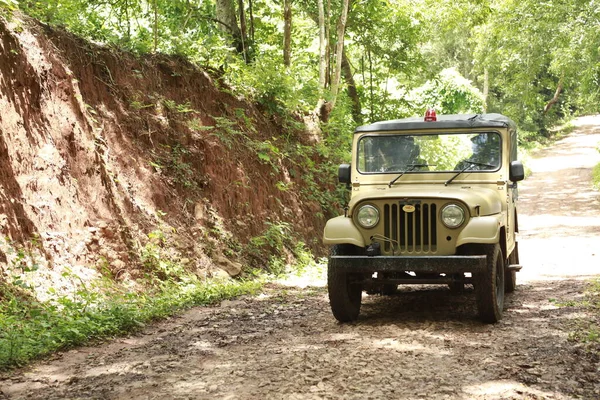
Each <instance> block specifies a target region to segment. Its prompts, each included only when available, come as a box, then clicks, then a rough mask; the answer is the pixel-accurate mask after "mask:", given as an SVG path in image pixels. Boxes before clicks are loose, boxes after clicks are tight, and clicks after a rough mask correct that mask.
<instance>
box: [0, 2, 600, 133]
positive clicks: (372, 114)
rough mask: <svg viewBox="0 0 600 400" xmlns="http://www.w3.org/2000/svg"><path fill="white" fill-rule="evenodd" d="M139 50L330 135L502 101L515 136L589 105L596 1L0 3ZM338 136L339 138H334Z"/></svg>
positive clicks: (593, 91)
mask: <svg viewBox="0 0 600 400" xmlns="http://www.w3.org/2000/svg"><path fill="white" fill-rule="evenodd" d="M0 4H3V5H4V6H5V7H13V8H17V7H18V8H20V9H21V10H22V11H24V12H25V13H27V14H29V15H31V16H33V17H35V18H38V19H40V20H41V21H44V22H46V23H48V24H51V25H56V26H64V27H66V28H67V29H68V30H70V31H72V32H73V33H75V34H77V35H80V36H83V37H85V38H87V39H89V40H92V41H95V42H100V43H105V44H108V45H111V46H118V47H119V48H122V49H127V50H129V51H131V52H133V53H136V54H143V53H166V54H172V55H178V56H181V57H184V58H186V59H189V60H191V61H192V62H194V63H195V64H197V65H199V66H201V67H202V68H205V69H209V70H214V71H218V72H219V73H221V74H222V77H223V80H224V82H226V83H227V84H228V85H229V87H231V88H232V90H234V91H235V92H236V93H237V94H239V95H243V96H246V97H247V98H249V99H251V100H253V101H256V102H258V103H260V104H262V105H263V106H264V107H265V108H266V110H268V111H270V112H280V111H281V110H285V112H287V113H297V114H301V115H305V116H311V115H312V116H316V117H317V118H318V119H320V121H321V122H327V124H326V125H324V128H325V131H326V137H327V134H336V133H337V134H340V133H342V132H343V133H344V134H347V133H348V132H349V131H351V130H352V129H353V127H354V126H355V125H356V124H361V123H368V122H372V121H376V120H381V119H392V118H400V117H405V116H411V115H420V114H422V113H423V112H424V110H425V109H426V108H428V107H434V108H436V109H437V110H438V112H442V113H460V112H482V111H487V112H501V113H504V114H506V115H508V116H509V117H511V118H513V119H514V120H515V121H516V122H517V123H518V124H519V126H520V128H521V130H522V132H524V135H523V137H524V138H526V137H527V136H535V135H548V129H549V127H551V126H552V125H554V124H555V123H556V122H557V120H559V119H561V118H563V117H565V116H569V115H572V114H573V113H586V112H590V111H597V110H596V109H595V107H596V104H597V103H598V100H599V96H600V91H599V87H600V86H599V80H600V58H599V52H600V49H599V47H598V43H599V41H600V37H599V36H600V29H598V28H599V24H600V7H599V5H598V4H597V2H596V1H583V0H565V1H563V0H560V1H554V0H553V1H546V2H539V1H530V0H525V1H512V0H489V1H488V0H478V1H463V0H459V1H449V0H441V1H431V0H419V1H407V0H406V1H405V0H389V1H372V0H361V1H351V0H295V1H293V0H281V1H273V0H246V1H245V0H237V1H236V0H216V1H213V0H204V1H199V0H149V1H141V0H112V1H105V0H92V1H87V0H86V1H84V0H52V1H33V0H23V1H17V0H0ZM333 140H335V139H333Z"/></svg>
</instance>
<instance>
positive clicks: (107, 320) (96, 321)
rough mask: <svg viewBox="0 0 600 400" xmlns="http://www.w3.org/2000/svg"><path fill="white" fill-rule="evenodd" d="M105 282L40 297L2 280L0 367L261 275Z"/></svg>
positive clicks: (237, 291)
mask: <svg viewBox="0 0 600 400" xmlns="http://www.w3.org/2000/svg"><path fill="white" fill-rule="evenodd" d="M105 283H106V282H105ZM108 284H109V285H110V286H111V288H110V290H108V291H107V290H106V288H104V290H100V291H91V290H83V291H79V292H77V293H76V294H75V295H73V296H63V297H58V298H57V299H56V300H55V301H52V302H39V301H37V300H35V298H34V297H33V296H31V294H30V293H28V292H27V291H23V290H20V289H17V288H15V287H10V286H8V285H7V284H6V283H3V282H2V281H0V370H3V369H4V370H6V369H8V368H11V367H16V366H19V365H23V364H25V363H27V362H28V361H31V360H33V359H36V358H40V357H42V356H44V355H47V354H49V353H52V352H54V351H57V350H61V349H66V348H69V347H73V346H77V345H81V344H84V343H87V342H90V341H92V340H95V339H106V338H110V337H114V336H116V335H121V334H125V333H129V332H134V331H137V330H139V329H141V328H142V327H144V326H145V325H146V324H147V323H149V322H151V321H153V320H156V319H160V318H164V317H166V316H169V315H173V314H175V313H177V312H178V311H180V310H183V309H186V308H190V307H192V306H197V305H207V304H213V303H216V302H219V301H221V300H224V299H228V298H232V297H236V296H240V295H243V294H254V293H257V292H258V291H259V290H260V288H261V287H262V285H263V281H261V280H251V281H248V280H246V281H244V280H218V281H205V282H201V281H199V280H197V279H196V278H191V277H190V278H189V279H187V281H186V282H183V281H182V282H174V281H168V282H162V283H161V284H159V285H158V286H154V288H153V289H152V290H151V291H149V292H142V293H140V292H135V293H134V292H129V291H121V290H119V289H118V288H116V287H115V286H114V284H112V283H108ZM100 293H101V294H100Z"/></svg>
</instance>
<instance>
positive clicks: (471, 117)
mask: <svg viewBox="0 0 600 400" xmlns="http://www.w3.org/2000/svg"><path fill="white" fill-rule="evenodd" d="M452 128H509V129H511V130H516V129H517V125H516V124H515V123H514V122H513V120H511V119H510V118H508V117H506V116H504V115H502V114H450V115H438V116H437V121H425V118H424V117H412V118H403V119H395V120H390V121H380V122H375V123H373V124H370V125H363V126H359V127H358V128H356V130H355V131H354V133H363V132H383V131H411V130H421V129H452Z"/></svg>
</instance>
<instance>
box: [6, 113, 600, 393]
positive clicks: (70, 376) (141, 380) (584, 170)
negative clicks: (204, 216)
mask: <svg viewBox="0 0 600 400" xmlns="http://www.w3.org/2000/svg"><path fill="white" fill-rule="evenodd" d="M577 124H578V127H577V129H576V130H575V132H573V134H571V135H570V136H568V137H567V138H565V139H563V140H561V141H559V142H558V143H556V145H554V146H552V148H551V149H548V150H545V151H543V152H540V153H539V154H538V155H537V158H536V159H535V160H532V161H531V162H530V163H529V166H530V167H531V169H532V171H533V174H532V176H531V177H530V178H528V179H527V180H526V181H524V182H523V183H522V184H521V185H520V200H521V208H520V220H519V224H520V230H521V234H520V250H521V262H522V264H523V265H524V269H523V271H522V272H521V273H520V274H519V275H518V279H520V281H519V286H518V287H517V290H516V292H515V293H514V294H512V295H510V296H509V297H508V299H507V304H506V309H505V316H504V319H503V320H502V321H501V322H500V323H498V324H495V325H484V324H482V323H480V322H479V321H478V319H477V317H476V310H475V304H474V303H475V302H474V295H473V292H472V291H467V292H466V293H464V294H458V295H457V294H451V293H450V291H449V290H448V289H447V288H445V287H436V286H429V287H419V288H407V287H401V290H400V292H399V293H398V294H397V295H395V296H391V297H386V298H383V297H379V296H370V297H366V298H365V299H364V308H363V311H362V313H361V318H360V319H359V321H358V322H357V323H355V324H349V325H339V324H337V323H336V322H335V320H334V319H333V317H332V316H331V313H330V310H329V304H328V301H327V295H326V291H325V289H324V287H322V286H309V287H305V288H302V287H298V286H296V287H294V286H287V287H286V286H281V285H273V286H272V287H270V288H269V289H268V290H267V291H266V292H265V293H264V294H263V295H261V296H259V297H256V298H242V299H238V300H234V301H225V302H223V303H222V304H221V305H220V306H218V307H206V308H196V309H193V310H191V311H189V312H187V313H186V314H184V315H182V316H180V317H177V318H173V319H171V320H169V321H166V322H163V323H160V324H156V325H154V326H152V327H149V328H148V329H146V330H145V331H144V332H143V333H142V334H140V335H136V336H133V337H129V338H122V339H117V340H115V341H113V342H111V343H108V344H105V345H103V346H98V347H86V348H80V349H77V350H72V351H69V352H66V353H64V354H61V355H58V356H56V357H55V359H53V360H50V361H45V362H41V363H39V364H37V365H34V366H32V367H30V368H28V369H26V370H23V371H17V372H16V373H13V375H12V376H9V377H6V376H5V377H4V379H3V380H0V388H1V393H0V398H3V396H4V397H5V398H11V399H12V398H28V399H29V398H31V399H58V398H61V399H62V398H106V399H132V398H133V399H196V398H197V399H341V398H343V399H383V398H401V399H431V398H435V399H438V398H439V399H509V398H512V399H565V398H586V399H592V398H600V363H599V360H598V359H597V358H594V357H593V356H590V355H588V354H586V353H585V352H584V351H583V350H582V349H581V348H580V347H579V346H577V345H576V344H574V343H572V342H569V341H568V334H569V329H570V327H572V325H573V323H574V321H577V320H578V319H580V318H585V311H583V310H582V309H580V308H578V307H576V306H575V307H558V306H557V305H556V300H559V301H561V302H568V301H570V300H578V299H580V298H581V296H582V292H583V289H584V286H585V279H587V278H589V277H592V276H598V275H600V194H599V193H598V192H594V191H592V190H591V189H590V184H589V181H590V176H591V168H592V166H593V165H595V164H596V163H598V162H600V153H598V152H597V151H596V150H595V147H596V146H597V145H598V143H599V142H600V118H591V117H589V118H583V119H579V120H578V121H577ZM321 283H323V282H321Z"/></svg>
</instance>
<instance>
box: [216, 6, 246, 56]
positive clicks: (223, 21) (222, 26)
mask: <svg viewBox="0 0 600 400" xmlns="http://www.w3.org/2000/svg"><path fill="white" fill-rule="evenodd" d="M216 17H217V18H216V19H217V22H218V24H217V26H218V28H219V30H221V32H223V33H225V34H226V35H228V36H230V37H231V39H232V44H233V46H234V47H235V49H236V50H237V51H238V52H239V53H242V51H243V50H244V47H243V45H242V43H243V41H242V33H241V31H240V28H239V26H238V24H237V19H236V13H235V3H234V0H217V2H216Z"/></svg>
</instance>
